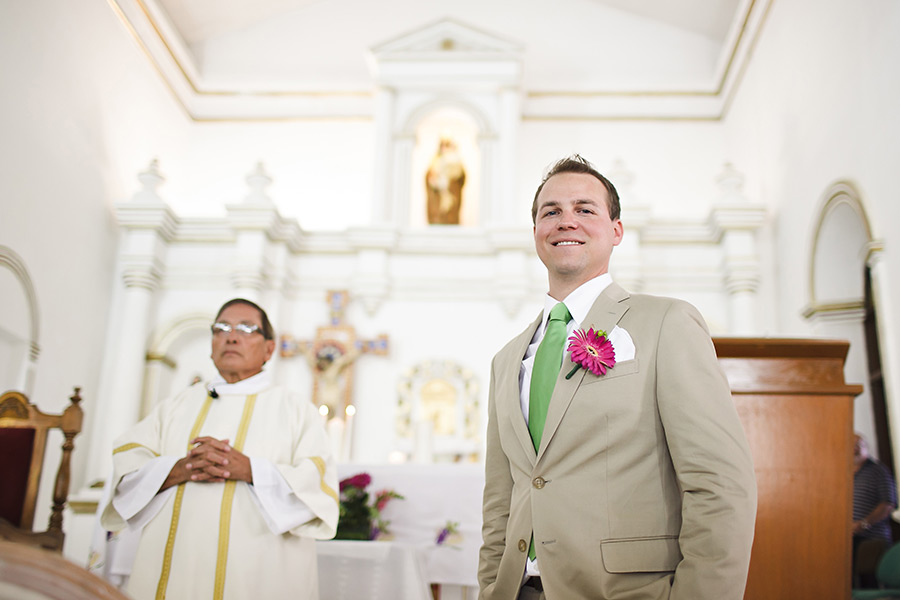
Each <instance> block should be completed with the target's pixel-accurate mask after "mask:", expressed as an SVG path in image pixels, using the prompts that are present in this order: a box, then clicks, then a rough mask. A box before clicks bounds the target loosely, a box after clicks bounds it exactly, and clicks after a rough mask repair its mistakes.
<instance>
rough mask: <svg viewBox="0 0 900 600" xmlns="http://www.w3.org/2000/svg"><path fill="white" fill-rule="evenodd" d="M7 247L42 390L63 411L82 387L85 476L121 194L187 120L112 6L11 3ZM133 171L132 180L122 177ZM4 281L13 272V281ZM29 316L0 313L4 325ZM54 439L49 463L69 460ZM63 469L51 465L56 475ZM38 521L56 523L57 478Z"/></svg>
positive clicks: (4, 198) (0, 145) (44, 495)
mask: <svg viewBox="0 0 900 600" xmlns="http://www.w3.org/2000/svg"><path fill="white" fill-rule="evenodd" d="M0 73H3V88H4V93H3V94H2V96H0V131H2V132H3V135H2V139H0V181H2V182H3V185H2V189H0V244H2V245H5V246H8V247H10V248H12V250H13V251H14V252H15V253H17V254H18V255H19V256H20V257H21V259H22V261H23V262H24V264H25V266H26V268H27V270H28V272H29V274H30V276H31V279H32V281H33V283H34V287H35V290H36V295H37V302H38V308H39V315H40V324H41V330H40V338H39V339H38V340H37V342H38V344H39V346H40V348H41V352H40V356H39V358H38V362H37V373H36V384H35V388H34V393H33V397H32V400H33V401H34V402H35V403H36V404H37V405H38V406H39V407H40V408H41V409H42V410H45V411H52V412H58V411H59V410H61V409H62V408H63V407H64V406H65V405H66V404H67V403H68V401H67V398H68V396H69V395H70V394H71V391H72V387H73V386H75V385H78V386H82V388H83V391H82V396H83V398H84V402H83V407H84V410H85V414H86V421H85V430H84V432H83V434H82V435H81V436H80V437H79V438H76V441H75V445H76V451H75V454H74V459H73V460H74V467H75V469H74V472H73V475H74V479H73V489H77V486H78V485H79V484H80V472H81V470H82V469H83V461H84V459H85V453H84V452H79V449H84V448H86V446H87V443H86V440H87V438H88V437H89V436H90V434H91V422H92V417H93V416H94V413H95V412H96V411H95V406H96V405H95V399H96V397H97V389H98V384H99V364H100V360H101V357H102V355H103V352H104V347H103V341H104V337H105V331H106V327H107V312H108V311H109V309H110V286H111V276H112V268H113V264H114V260H115V255H116V240H117V236H118V228H117V226H116V223H115V222H114V219H113V215H112V211H111V204H112V201H113V200H115V199H117V198H120V197H122V196H123V195H125V194H128V193H130V190H131V189H133V187H134V185H133V183H132V182H133V181H134V179H133V177H134V173H136V172H137V170H138V169H139V168H140V167H142V166H145V165H146V164H147V162H148V161H149V160H150V158H152V157H153V152H154V151H155V148H156V147H158V144H159V141H160V140H162V139H164V138H168V137H171V136H174V135H177V132H178V129H179V127H181V126H182V124H183V122H184V118H183V116H182V115H181V113H180V111H179V109H177V108H176V107H175V105H174V104H173V103H172V101H171V99H170V95H169V94H168V92H167V91H166V90H165V88H164V87H163V86H162V84H161V83H159V80H158V78H157V77H156V76H155V74H154V73H153V71H152V69H151V67H150V66H149V65H148V63H147V61H146V59H145V57H144V56H143V55H142V54H141V53H140V51H139V50H138V48H137V47H136V46H135V45H134V43H133V42H132V40H131V39H130V37H129V35H128V33H127V31H126V30H125V29H124V28H123V27H122V25H121V23H120V22H119V20H118V19H117V18H116V16H115V14H114V13H113V12H112V11H111V10H110V9H109V6H108V5H107V3H105V2H101V1H89V2H68V1H67V0H47V1H44V2H3V3H0ZM123 172H125V173H128V177H127V178H124V179H123V178H122V177H120V174H121V173H123ZM4 281H5V280H4ZM7 318H16V316H15V315H10V314H8V313H4V314H0V323H4V327H6V328H9V327H7V325H8V324H6V323H5V319H7ZM59 443H60V442H59V440H57V439H56V438H51V440H50V447H48V452H49V457H48V462H47V464H48V465H54V466H55V465H56V464H58V456H59ZM51 471H52V472H51ZM45 474H46V477H45V479H44V481H43V483H42V486H41V499H40V500H39V502H38V514H37V517H36V520H35V524H36V526H38V527H42V526H45V525H46V519H47V517H48V513H49V509H50V499H49V498H50V495H51V488H52V477H53V476H54V475H55V468H54V469H48V470H47V472H46V473H45Z"/></svg>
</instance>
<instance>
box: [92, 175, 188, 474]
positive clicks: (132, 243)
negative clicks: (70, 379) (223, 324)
mask: <svg viewBox="0 0 900 600" xmlns="http://www.w3.org/2000/svg"><path fill="white" fill-rule="evenodd" d="M138 179H139V180H140V181H141V183H142V185H143V189H141V191H139V192H138V193H137V194H135V195H134V197H133V198H132V199H131V200H130V201H128V202H123V203H119V204H118V205H117V206H116V216H117V218H118V221H119V226H120V228H121V229H122V230H123V234H122V241H121V244H120V246H119V264H120V269H119V278H120V279H119V285H120V288H119V290H118V292H117V293H116V294H114V298H116V299H117V302H118V306H116V307H114V311H113V314H116V315H118V318H117V319H115V320H114V322H112V323H111V324H110V327H111V333H110V335H109V336H108V341H109V348H108V351H107V352H106V360H105V361H104V364H103V373H102V376H101V381H102V383H101V386H100V389H99V390H98V394H97V404H96V405H95V406H94V407H93V413H94V414H93V417H92V418H93V422H92V423H93V425H92V429H91V432H92V434H91V436H90V438H89V450H88V455H89V459H88V463H87V465H88V467H87V468H88V472H87V477H86V483H87V484H90V483H92V482H94V481H96V480H98V479H105V478H106V476H107V475H108V474H109V472H110V469H111V466H112V454H111V452H112V449H113V448H112V443H113V440H114V439H115V438H116V437H118V436H119V435H120V434H122V433H123V432H124V431H125V430H126V429H128V428H129V427H131V426H132V425H134V424H135V423H136V422H137V421H138V420H139V417H140V411H141V397H142V393H141V391H142V389H143V381H144V366H145V358H146V353H147V343H148V338H149V334H150V327H151V323H152V319H153V313H154V310H155V304H156V302H155V301H156V298H155V296H156V291H157V289H158V288H159V285H160V281H161V278H162V275H163V270H164V267H163V265H164V264H165V263H164V261H165V253H166V249H167V246H168V243H169V241H170V240H171V239H172V237H173V236H174V232H175V228H176V219H175V216H174V214H173V213H172V211H171V210H170V209H169V207H168V206H166V204H165V203H164V202H163V201H162V200H161V199H160V198H159V196H158V195H157V194H156V187H158V186H159V185H160V184H161V183H162V181H163V178H162V176H161V175H160V174H159V171H158V167H157V164H156V161H153V162H152V163H151V164H150V167H149V168H148V169H147V171H144V172H143V173H141V174H140V175H139V176H138Z"/></svg>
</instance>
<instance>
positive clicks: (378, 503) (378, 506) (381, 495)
mask: <svg viewBox="0 0 900 600" xmlns="http://www.w3.org/2000/svg"><path fill="white" fill-rule="evenodd" d="M391 498H402V496H400V495H399V494H397V493H396V492H394V491H393V490H381V491H380V492H378V493H377V494H375V510H377V511H378V512H381V511H383V510H384V507H385V506H387V503H388V501H389V500H390V499H391Z"/></svg>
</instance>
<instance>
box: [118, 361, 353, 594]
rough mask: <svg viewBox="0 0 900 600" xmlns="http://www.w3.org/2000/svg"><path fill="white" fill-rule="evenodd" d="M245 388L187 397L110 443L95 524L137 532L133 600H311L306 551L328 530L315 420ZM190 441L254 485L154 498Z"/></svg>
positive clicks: (262, 390) (330, 479)
mask: <svg viewBox="0 0 900 600" xmlns="http://www.w3.org/2000/svg"><path fill="white" fill-rule="evenodd" d="M251 380H254V381H251ZM245 381H246V382H248V383H245V382H243V381H242V382H238V384H235V385H216V386H215V389H216V391H217V392H218V398H213V397H211V396H210V395H209V393H208V392H207V388H206V387H204V386H203V385H200V384H196V385H193V386H191V387H190V388H188V389H187V390H185V391H184V392H182V393H181V394H179V395H178V396H176V397H175V398H172V399H169V400H166V401H164V402H161V403H160V404H159V405H158V406H157V407H156V408H155V409H154V410H153V412H152V413H151V414H150V415H148V416H147V418H145V419H144V420H142V421H141V422H140V423H138V424H137V425H135V426H134V427H133V428H132V429H131V430H129V431H128V432H127V433H125V434H124V435H122V436H121V437H119V438H118V439H117V440H116V441H115V444H114V450H113V470H114V472H113V478H112V482H113V485H115V486H116V490H115V493H114V494H113V495H112V496H113V497H112V500H111V502H110V503H109V504H107V505H106V507H105V508H104V511H103V516H102V519H101V522H102V524H103V526H104V527H105V528H107V529H109V530H110V531H116V530H119V529H122V528H124V527H131V528H140V527H142V528H143V529H142V533H141V538H140V543H139V545H138V549H137V554H136V556H135V561H134V567H133V569H132V572H131V578H130V580H129V582H128V587H127V591H128V593H129V594H130V595H131V596H133V597H134V598H135V599H136V600H143V599H145V598H169V599H170V600H171V599H175V600H178V599H183V600H202V599H206V598H213V599H219V598H226V599H235V600H238V599H240V600H245V599H249V598H266V599H279V598H291V599H292V600H293V599H297V600H305V599H310V600H314V599H317V598H318V576H317V565H316V547H315V539H328V538H331V537H333V536H334V533H335V531H336V528H337V520H338V494H337V487H338V486H337V471H336V468H335V466H334V461H333V459H332V456H331V451H330V447H331V446H330V443H329V440H328V438H327V434H326V433H325V430H324V428H323V426H322V421H321V416H320V415H319V413H318V411H317V410H316V408H315V406H313V404H312V403H311V402H310V401H309V400H307V399H304V398H302V397H300V396H298V395H295V394H291V393H288V392H287V391H286V390H284V388H282V387H280V386H271V385H270V384H269V380H268V376H267V375H266V374H265V373H261V374H259V375H257V376H255V377H253V378H249V379H248V380H245ZM241 384H244V385H243V386H242V385H241ZM231 390H236V391H246V390H251V391H257V390H258V392H257V393H255V394H245V393H232V391H231ZM200 436H211V437H214V438H217V439H221V440H224V439H227V440H229V443H230V444H231V445H232V446H233V447H234V448H235V449H237V450H239V451H241V452H243V453H244V454H245V455H247V456H248V457H250V459H251V464H252V469H253V481H254V482H253V484H252V485H251V484H248V483H246V482H243V481H229V482H222V483H202V482H187V483H184V484H181V485H179V486H175V487H172V488H169V489H168V490H165V491H163V492H161V493H157V491H158V490H159V487H160V485H161V484H162V482H163V481H164V480H165V477H166V476H167V475H168V473H169V471H170V470H171V468H172V465H174V464H175V462H176V461H177V460H178V459H179V458H181V457H183V456H185V455H186V454H187V451H188V448H189V447H190V440H192V439H194V438H195V437H200ZM126 476H127V477H126ZM123 478H124V481H123Z"/></svg>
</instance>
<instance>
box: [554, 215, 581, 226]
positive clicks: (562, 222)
mask: <svg viewBox="0 0 900 600" xmlns="http://www.w3.org/2000/svg"><path fill="white" fill-rule="evenodd" d="M577 226H578V221H577V220H576V219H575V213H570V212H567V211H563V212H562V213H560V215H559V221H558V222H557V223H556V227H557V228H558V229H575V228H576V227H577Z"/></svg>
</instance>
